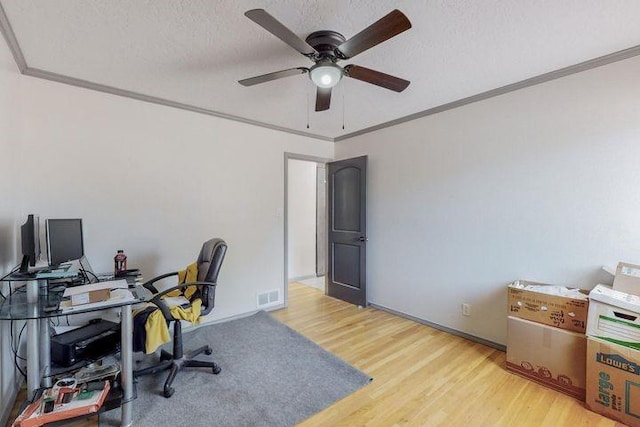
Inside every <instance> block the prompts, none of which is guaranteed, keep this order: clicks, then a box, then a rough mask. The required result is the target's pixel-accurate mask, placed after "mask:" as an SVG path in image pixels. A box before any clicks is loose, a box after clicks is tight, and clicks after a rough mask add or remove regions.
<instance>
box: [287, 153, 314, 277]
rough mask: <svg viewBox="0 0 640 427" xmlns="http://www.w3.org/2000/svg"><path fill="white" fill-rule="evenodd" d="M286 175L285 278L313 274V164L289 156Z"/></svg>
mask: <svg viewBox="0 0 640 427" xmlns="http://www.w3.org/2000/svg"><path fill="white" fill-rule="evenodd" d="M288 163H289V164H288V175H287V183H288V187H287V192H288V195H287V220H288V224H287V225H288V231H287V238H288V241H287V243H288V269H289V274H288V279H289V280H298V279H300V278H308V277H310V276H313V277H315V275H316V166H317V164H316V163H315V162H310V161H304V160H296V159H289V161H288Z"/></svg>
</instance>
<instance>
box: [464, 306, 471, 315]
mask: <svg viewBox="0 0 640 427" xmlns="http://www.w3.org/2000/svg"><path fill="white" fill-rule="evenodd" d="M462 315H463V316H471V304H462Z"/></svg>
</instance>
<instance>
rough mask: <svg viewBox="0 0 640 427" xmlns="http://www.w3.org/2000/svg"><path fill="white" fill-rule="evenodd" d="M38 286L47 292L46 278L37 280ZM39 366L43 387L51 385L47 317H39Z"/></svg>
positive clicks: (49, 332) (49, 334) (49, 341)
mask: <svg viewBox="0 0 640 427" xmlns="http://www.w3.org/2000/svg"><path fill="white" fill-rule="evenodd" d="M38 287H39V288H40V289H42V292H43V293H44V294H47V293H48V292H49V291H48V288H47V287H48V283H47V280H38ZM39 332H40V333H39V334H38V336H39V337H40V366H41V371H40V373H41V378H42V384H41V385H42V386H43V387H51V385H52V384H51V331H50V330H49V318H47V317H45V318H42V319H40V331H39Z"/></svg>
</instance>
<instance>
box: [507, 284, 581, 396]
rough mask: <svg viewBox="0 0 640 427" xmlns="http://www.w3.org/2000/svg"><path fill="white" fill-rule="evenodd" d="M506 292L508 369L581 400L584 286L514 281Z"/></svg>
mask: <svg viewBox="0 0 640 427" xmlns="http://www.w3.org/2000/svg"><path fill="white" fill-rule="evenodd" d="M508 292H509V317H508V335H507V364H506V367H507V369H508V370H509V371H511V372H515V373H517V374H519V375H522V376H524V377H526V378H528V379H531V380H533V381H536V382H538V383H540V384H543V385H545V386H548V387H550V388H553V389H555V390H558V391H561V392H563V393H565V394H568V395H569V396H572V397H575V398H577V399H580V400H584V399H585V387H586V382H585V360H586V350H587V349H586V347H587V342H586V337H585V334H584V332H585V329H586V323H587V313H588V309H589V300H588V297H587V293H586V291H583V290H581V289H574V288H566V287H563V286H554V285H546V284H541V283H534V282H526V281H517V282H514V283H512V284H510V285H509V287H508Z"/></svg>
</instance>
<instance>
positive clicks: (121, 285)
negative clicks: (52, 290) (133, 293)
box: [62, 279, 129, 297]
mask: <svg viewBox="0 0 640 427" xmlns="http://www.w3.org/2000/svg"><path fill="white" fill-rule="evenodd" d="M128 287H129V285H128V284H127V281H126V280H124V279H120V280H110V281H108V282H98V283H91V284H89V285H81V286H73V287H69V288H66V289H65V290H64V293H63V294H62V296H63V297H70V296H71V295H78V294H83V293H85V292H91V291H99V290H101V289H127V288H128Z"/></svg>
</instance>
